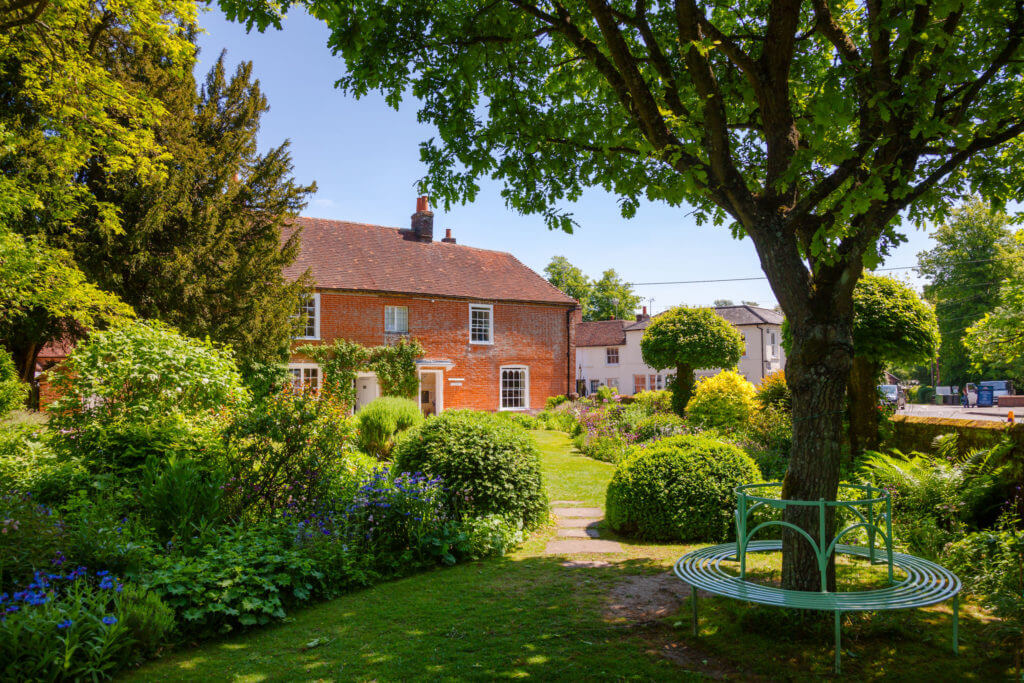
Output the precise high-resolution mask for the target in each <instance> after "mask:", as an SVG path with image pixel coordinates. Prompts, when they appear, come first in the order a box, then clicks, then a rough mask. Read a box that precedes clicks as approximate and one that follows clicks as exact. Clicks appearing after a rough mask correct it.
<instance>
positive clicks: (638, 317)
mask: <svg viewBox="0 0 1024 683" xmlns="http://www.w3.org/2000/svg"><path fill="white" fill-rule="evenodd" d="M650 317H651V316H649V315H647V307H646V306H644V312H643V313H637V314H636V321H637V322H638V323H639V322H643V321H644V320H647V319H648V318H650Z"/></svg>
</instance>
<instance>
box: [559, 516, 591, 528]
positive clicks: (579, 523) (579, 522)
mask: <svg viewBox="0 0 1024 683" xmlns="http://www.w3.org/2000/svg"><path fill="white" fill-rule="evenodd" d="M601 519H602V518H601V517H564V518H562V519H559V520H558V527H559V528H560V529H583V528H585V527H588V526H590V525H591V524H593V525H595V526H596V525H597V523H598V522H600V521H601Z"/></svg>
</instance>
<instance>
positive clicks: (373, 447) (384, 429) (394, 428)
mask: <svg viewBox="0 0 1024 683" xmlns="http://www.w3.org/2000/svg"><path fill="white" fill-rule="evenodd" d="M356 420H357V421H358V423H359V424H358V432H359V448H360V449H362V450H363V452H365V453H368V454H370V455H372V456H375V457H377V458H381V459H383V458H387V457H389V456H390V455H391V450H392V449H393V448H394V446H395V437H396V436H397V435H398V434H399V433H400V432H404V431H405V430H407V429H411V428H412V427H415V426H416V425H418V424H419V423H420V422H423V412H422V411H420V407H419V406H418V405H416V401H412V400H410V399H407V398H398V397H397V396H382V397H381V398H378V399H377V400H375V401H372V402H371V403H368V404H367V405H365V406H363V408H362V409H361V410H360V411H359V413H358V414H357V415H356Z"/></svg>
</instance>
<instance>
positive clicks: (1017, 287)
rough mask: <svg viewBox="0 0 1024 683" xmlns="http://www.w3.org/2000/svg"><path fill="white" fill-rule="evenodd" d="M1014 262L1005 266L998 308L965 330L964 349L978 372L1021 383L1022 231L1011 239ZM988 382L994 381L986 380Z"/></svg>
mask: <svg viewBox="0 0 1024 683" xmlns="http://www.w3.org/2000/svg"><path fill="white" fill-rule="evenodd" d="M1014 244H1015V245H1016V250H1015V252H1016V253H1017V254H1018V258H1017V259H1013V260H1012V261H1010V262H1008V263H1004V264H1003V265H1004V271H1003V272H1004V273H1007V274H1009V275H1010V276H1009V277H1007V278H1006V279H1005V280H1003V283H1002V285H1001V287H1000V289H999V299H998V305H997V306H996V307H995V309H994V310H992V311H990V312H988V313H986V314H985V315H984V316H983V317H982V318H981V320H979V321H978V322H976V323H975V324H974V325H972V326H971V327H969V328H968V329H967V333H966V335H965V336H964V340H963V342H964V346H965V347H966V350H967V354H968V356H969V357H970V359H971V362H972V363H973V365H974V369H975V370H976V371H977V372H981V371H984V370H988V371H990V372H998V373H1005V374H1006V375H1008V376H1009V377H1010V378H1011V379H1014V380H1016V381H1017V382H1024V231H1019V232H1017V234H1016V235H1015V236H1014ZM988 379H993V378H992V377H989V378H988Z"/></svg>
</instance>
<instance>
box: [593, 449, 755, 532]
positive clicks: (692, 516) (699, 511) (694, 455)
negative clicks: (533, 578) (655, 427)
mask: <svg viewBox="0 0 1024 683" xmlns="http://www.w3.org/2000/svg"><path fill="white" fill-rule="evenodd" d="M760 480H761V472H760V471H759V470H758V468H757V465H756V464H755V463H754V461H753V460H752V459H751V458H750V456H748V455H747V454H746V453H744V452H743V450H741V449H740V448H738V447H736V446H733V445H732V444H728V443H725V442H722V441H718V440H716V439H712V438H710V437H707V436H703V435H697V434H683V435H680V436H673V437H669V438H667V439H663V440H661V441H657V442H655V443H653V444H650V445H645V446H634V447H633V448H632V449H631V452H630V454H629V456H628V457H627V458H626V459H625V460H623V461H622V462H621V463H619V466H618V468H617V469H616V470H615V474H614V476H613V477H612V480H611V483H609V484H608V493H607V497H606V501H605V515H606V519H607V520H608V523H609V525H611V527H612V529H614V530H615V531H617V532H619V533H622V534H626V535H630V536H636V537H638V538H643V539H648V540H654V541H706V542H715V541H723V540H726V539H727V538H729V537H730V536H731V535H732V532H733V510H734V509H735V507H736V495H735V493H734V492H733V490H734V489H735V488H736V487H737V486H740V485H741V484H751V483H755V482H758V481H760Z"/></svg>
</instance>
